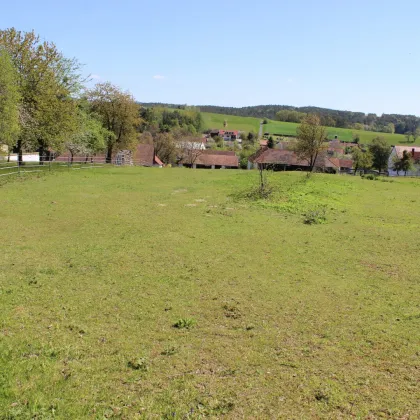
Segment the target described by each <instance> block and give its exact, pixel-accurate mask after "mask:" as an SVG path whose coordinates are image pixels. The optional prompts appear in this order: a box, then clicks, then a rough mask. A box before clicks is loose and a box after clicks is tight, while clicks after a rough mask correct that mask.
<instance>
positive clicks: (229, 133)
mask: <svg viewBox="0 0 420 420" xmlns="http://www.w3.org/2000/svg"><path fill="white" fill-rule="evenodd" d="M240 134H241V133H240V132H239V131H238V130H219V129H215V130H211V131H210V136H211V137H217V136H219V137H221V138H222V139H223V140H225V141H235V140H236V141H238V142H239V143H240V142H241V137H240Z"/></svg>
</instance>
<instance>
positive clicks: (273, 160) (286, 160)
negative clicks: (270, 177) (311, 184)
mask: <svg viewBox="0 0 420 420" xmlns="http://www.w3.org/2000/svg"><path fill="white" fill-rule="evenodd" d="M249 161H250V162H255V163H268V164H279V165H288V166H309V162H308V161H307V160H305V159H299V158H298V157H297V155H296V153H295V152H294V151H293V150H284V149H268V148H264V149H260V150H259V151H258V152H257V153H255V154H254V155H253V156H251V157H250V158H249ZM315 166H318V167H325V168H351V167H352V166H353V161H352V160H351V159H338V158H334V157H328V156H325V155H320V156H318V157H317V159H316V161H315Z"/></svg>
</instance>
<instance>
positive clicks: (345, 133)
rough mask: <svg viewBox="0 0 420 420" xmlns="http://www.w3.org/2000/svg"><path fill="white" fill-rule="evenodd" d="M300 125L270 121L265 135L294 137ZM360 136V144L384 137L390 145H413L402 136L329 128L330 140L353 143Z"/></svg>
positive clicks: (266, 126)
mask: <svg viewBox="0 0 420 420" xmlns="http://www.w3.org/2000/svg"><path fill="white" fill-rule="evenodd" d="M298 125H299V124H295V123H288V122H283V121H273V120H269V121H268V124H264V133H267V132H268V133H270V134H282V135H287V136H294V135H295V134H296V128H297V127H298ZM356 134H357V135H358V136H359V138H360V142H361V143H363V144H369V143H371V142H372V140H373V139H374V138H375V137H378V136H382V137H384V138H385V139H386V140H387V142H388V143H389V145H396V146H398V145H402V144H412V143H408V142H407V139H406V137H405V136H404V135H402V134H390V133H378V132H375V131H363V130H353V129H349V128H336V127H328V138H329V139H334V137H335V136H338V138H339V139H340V140H342V141H348V142H350V141H353V136H354V135H356Z"/></svg>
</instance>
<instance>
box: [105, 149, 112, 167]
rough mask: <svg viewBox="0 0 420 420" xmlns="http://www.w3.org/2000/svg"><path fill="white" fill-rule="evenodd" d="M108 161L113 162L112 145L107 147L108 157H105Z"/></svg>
mask: <svg viewBox="0 0 420 420" xmlns="http://www.w3.org/2000/svg"><path fill="white" fill-rule="evenodd" d="M105 162H106V163H111V162H112V146H108V147H107V149H106V159H105Z"/></svg>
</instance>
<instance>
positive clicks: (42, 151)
mask: <svg viewBox="0 0 420 420" xmlns="http://www.w3.org/2000/svg"><path fill="white" fill-rule="evenodd" d="M38 150H39V164H40V165H43V164H44V160H45V148H44V145H43V144H42V142H40V143H39V148H38Z"/></svg>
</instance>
